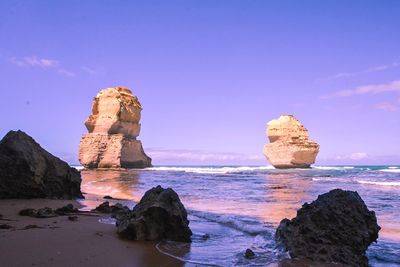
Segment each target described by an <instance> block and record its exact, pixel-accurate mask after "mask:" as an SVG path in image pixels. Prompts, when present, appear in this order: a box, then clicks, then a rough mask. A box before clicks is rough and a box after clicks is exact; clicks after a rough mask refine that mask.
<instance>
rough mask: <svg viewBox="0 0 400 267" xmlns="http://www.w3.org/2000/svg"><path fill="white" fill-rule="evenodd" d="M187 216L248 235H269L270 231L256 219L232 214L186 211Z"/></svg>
mask: <svg viewBox="0 0 400 267" xmlns="http://www.w3.org/2000/svg"><path fill="white" fill-rule="evenodd" d="M188 214H190V215H192V216H195V217H198V218H202V219H205V220H207V221H211V222H216V223H219V224H222V225H224V226H226V227H230V228H232V229H235V230H238V231H240V232H243V233H247V234H250V235H258V234H263V235H265V234H270V229H269V228H268V227H267V225H266V224H264V223H263V222H261V221H260V220H257V219H256V218H251V217H246V216H239V215H233V214H216V213H212V212H206V211H198V210H188Z"/></svg>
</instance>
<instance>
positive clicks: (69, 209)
mask: <svg viewBox="0 0 400 267" xmlns="http://www.w3.org/2000/svg"><path fill="white" fill-rule="evenodd" d="M78 212H79V210H78V209H77V208H74V206H73V205H72V204H67V205H66V206H64V207H61V208H57V209H52V208H48V207H45V208H40V209H23V210H20V212H19V215H21V216H29V217H34V218H51V217H57V216H63V215H68V214H71V213H78Z"/></svg>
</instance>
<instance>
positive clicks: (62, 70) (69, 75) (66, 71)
mask: <svg viewBox="0 0 400 267" xmlns="http://www.w3.org/2000/svg"><path fill="white" fill-rule="evenodd" d="M57 72H58V73H60V74H62V75H65V76H68V77H74V76H76V74H75V72H72V71H68V70H66V69H58V70H57Z"/></svg>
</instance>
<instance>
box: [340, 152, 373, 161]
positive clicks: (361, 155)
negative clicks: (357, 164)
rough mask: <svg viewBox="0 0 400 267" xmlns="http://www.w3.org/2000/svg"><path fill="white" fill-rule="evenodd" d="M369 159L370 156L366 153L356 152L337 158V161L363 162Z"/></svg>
mask: <svg viewBox="0 0 400 267" xmlns="http://www.w3.org/2000/svg"><path fill="white" fill-rule="evenodd" d="M366 158H368V154H367V153H364V152H354V153H351V154H349V155H342V156H337V157H336V158H335V159H336V160H363V159H366Z"/></svg>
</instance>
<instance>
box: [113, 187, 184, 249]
mask: <svg viewBox="0 0 400 267" xmlns="http://www.w3.org/2000/svg"><path fill="white" fill-rule="evenodd" d="M117 227H118V234H119V235H120V236H121V237H123V238H126V239H131V240H162V239H167V240H172V241H180V242H191V238H190V237H191V235H192V231H191V230H190V228H189V221H188V219H187V213H186V210H185V207H184V206H183V204H182V202H181V201H180V199H179V196H178V194H177V193H176V192H175V191H174V190H172V189H171V188H167V189H164V188H162V187H161V186H157V187H154V188H152V189H150V190H149V191H147V192H146V193H145V194H144V196H143V197H142V199H141V200H140V202H139V203H138V204H137V205H136V206H135V207H134V208H133V210H132V211H129V212H128V213H125V215H124V216H121V215H120V216H119V218H117Z"/></svg>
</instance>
